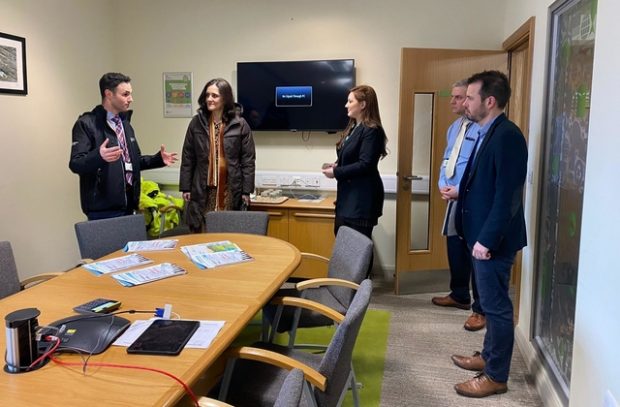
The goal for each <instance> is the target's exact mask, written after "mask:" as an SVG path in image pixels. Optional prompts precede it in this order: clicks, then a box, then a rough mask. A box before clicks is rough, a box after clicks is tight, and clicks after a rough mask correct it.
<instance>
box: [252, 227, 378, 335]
mask: <svg viewBox="0 0 620 407" xmlns="http://www.w3.org/2000/svg"><path fill="white" fill-rule="evenodd" d="M372 250H373V243H372V240H370V239H369V238H368V237H366V236H364V235H363V234H361V233H359V232H358V231H356V230H353V229H351V228H349V227H347V226H342V227H340V228H339V229H338V235H337V236H336V241H335V242H334V249H333V251H332V256H331V258H330V259H326V258H324V257H321V256H317V255H311V254H308V253H304V254H302V255H303V256H305V257H308V256H312V257H313V258H322V259H323V260H324V261H328V267H327V278H316V279H311V280H306V281H302V282H300V283H297V284H296V286H295V289H289V290H280V291H279V292H278V294H277V295H278V296H282V295H292V296H301V297H302V298H307V299H309V300H313V301H316V302H318V303H321V304H324V305H326V306H328V307H330V308H332V309H333V310H335V311H337V312H340V313H341V314H346V312H347V309H348V308H349V304H350V303H351V299H352V298H353V295H354V294H355V289H356V288H357V286H358V284H359V283H361V282H362V280H364V278H365V277H366V273H367V271H368V266H369V264H370V260H371V258H372ZM277 312H281V313H282V315H281V316H280V318H279V320H280V323H279V324H278V326H277V329H276V330H277V332H288V333H289V346H293V344H294V343H295V335H296V331H297V328H298V327H299V328H307V327H317V326H326V325H331V324H333V321H332V320H330V319H329V318H326V317H324V316H323V315H321V314H319V313H317V312H314V311H310V310H302V309H300V308H297V309H295V310H293V309H291V308H290V307H284V308H283V306H282V305H279V306H278V308H277V309H276V308H275V307H274V305H272V304H269V305H267V306H265V307H264V308H263V313H264V315H265V318H266V319H267V321H269V322H270V323H271V338H273V335H274V334H275V331H276V330H274V329H273V328H274V319H275V315H276V313H277ZM264 339H265V338H264V337H263V340H264Z"/></svg>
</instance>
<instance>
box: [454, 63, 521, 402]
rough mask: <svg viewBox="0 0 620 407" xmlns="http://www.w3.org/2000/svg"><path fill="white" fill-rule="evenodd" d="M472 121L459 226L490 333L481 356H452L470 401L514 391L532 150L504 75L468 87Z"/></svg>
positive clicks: (484, 75) (491, 74) (460, 389)
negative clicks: (508, 111) (517, 272)
mask: <svg viewBox="0 0 620 407" xmlns="http://www.w3.org/2000/svg"><path fill="white" fill-rule="evenodd" d="M467 83H468V86H467V98H466V99H465V103H464V106H465V115H466V116H467V117H469V118H470V119H471V120H473V121H475V122H476V123H478V125H479V126H480V130H478V141H477V142H476V147H474V150H473V152H472V154H471V156H470V160H469V162H468V164H467V167H466V168H465V173H464V174H463V178H462V179H461V183H460V185H459V197H458V201H457V212H456V218H455V226H456V230H457V232H458V234H459V236H461V237H463V238H464V239H465V241H466V242H467V245H468V246H469V248H470V250H471V254H472V263H473V266H474V270H475V272H474V276H475V278H476V286H477V288H478V294H479V296H480V304H481V306H482V309H483V310H484V312H485V316H486V325H487V331H486V334H485V336H484V343H483V347H482V352H476V353H474V355H473V356H460V355H453V356H452V361H453V362H454V363H455V364H456V365H457V366H459V367H461V368H463V369H467V370H474V371H479V372H480V374H478V375H477V376H475V377H474V378H472V379H470V380H468V381H466V382H463V383H459V384H457V385H456V386H455V389H456V392H457V393H459V394H461V395H463V396H468V397H486V396H490V395H492V394H498V393H504V392H506V391H507V390H508V387H507V385H506V382H507V381H508V374H509V371H510V359H511V356H512V349H513V345H514V326H513V307H512V302H511V300H510V296H509V295H508V288H509V286H510V269H511V267H512V264H513V262H514V258H515V255H516V254H517V252H518V251H519V250H521V249H522V248H523V247H524V246H525V245H526V244H527V238H526V230H525V218H524V215H523V184H524V182H525V177H526V173H527V145H526V143H525V139H524V138H523V134H522V133H521V130H519V128H518V127H517V126H516V125H515V124H514V123H513V122H511V121H510V120H508V118H506V115H504V113H503V110H504V107H505V106H506V103H507V102H508V99H509V98H510V83H509V81H508V78H507V77H506V75H504V74H503V73H501V72H498V71H485V72H481V73H478V74H476V75H473V76H472V77H470V78H469V79H468V80H467Z"/></svg>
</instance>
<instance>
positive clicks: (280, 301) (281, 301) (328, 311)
mask: <svg viewBox="0 0 620 407" xmlns="http://www.w3.org/2000/svg"><path fill="white" fill-rule="evenodd" d="M270 304H273V305H285V306H289V307H297V308H304V309H307V310H310V311H316V312H318V313H320V314H322V315H324V316H326V317H327V318H329V319H331V320H332V321H334V322H336V323H337V324H339V323H341V322H342V321H343V320H344V315H342V314H341V313H339V312H337V311H334V310H333V309H332V308H330V307H328V306H325V305H323V304H321V303H319V302H316V301H311V300H307V299H305V298H299V297H276V298H274V299H272V300H271V302H270Z"/></svg>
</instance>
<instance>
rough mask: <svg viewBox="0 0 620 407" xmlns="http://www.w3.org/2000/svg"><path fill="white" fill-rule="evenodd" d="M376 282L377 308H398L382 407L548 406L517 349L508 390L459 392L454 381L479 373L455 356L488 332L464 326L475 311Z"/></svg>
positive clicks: (479, 342) (477, 344) (392, 326)
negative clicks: (477, 395)
mask: <svg viewBox="0 0 620 407" xmlns="http://www.w3.org/2000/svg"><path fill="white" fill-rule="evenodd" d="M375 285H376V286H377V287H376V289H375V291H374V293H373V299H372V303H371V307H372V308H375V309H385V310H389V311H391V312H392V319H391V322H390V333H389V338H388V349H387V352H386V356H385V370H384V376H383V386H382V390H381V406H382V407H400V406H407V407H411V406H419V407H436V406H437V407H444V406H445V407H449V406H485V407H488V406H493V407H495V406H498V407H513V406H536V407H539V406H540V407H542V406H543V404H542V401H541V400H540V397H539V396H538V393H537V392H536V389H535V388H534V386H533V385H532V383H531V380H530V378H529V374H528V372H527V369H526V366H525V363H524V360H523V357H522V356H521V354H520V353H519V350H518V348H516V347H515V349H514V352H513V358H512V365H511V371H510V378H509V381H508V392H507V393H505V394H502V395H494V396H490V397H487V398H484V399H472V398H467V397H462V396H459V395H458V394H456V392H455V391H454V385H455V384H456V383H459V382H463V381H466V380H468V379H469V378H471V377H473V376H474V375H475V373H474V372H469V371H466V370H462V369H460V368H458V367H457V366H455V365H454V364H453V363H452V361H451V360H450V355H452V354H455V353H456V354H464V355H469V354H472V353H473V352H474V351H476V350H480V348H481V347H482V340H483V337H484V332H485V331H484V330H482V331H479V332H468V331H466V330H464V329H463V323H464V322H465V319H467V317H468V316H469V314H470V311H462V310H458V309H456V308H445V307H438V306H435V305H433V304H431V297H433V296H434V295H438V294H437V293H434V294H432V293H425V294H409V295H401V296H396V295H394V294H393V292H392V287H391V286H382V283H381V282H376V283H375ZM444 294H445V293H442V294H441V295H444ZM362 405H363V400H362Z"/></svg>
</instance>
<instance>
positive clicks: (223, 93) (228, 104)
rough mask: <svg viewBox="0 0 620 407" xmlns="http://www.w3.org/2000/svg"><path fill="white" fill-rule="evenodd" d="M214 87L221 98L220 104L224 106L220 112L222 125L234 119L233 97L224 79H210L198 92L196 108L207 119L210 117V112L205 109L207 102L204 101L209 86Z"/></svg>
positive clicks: (230, 87)
mask: <svg viewBox="0 0 620 407" xmlns="http://www.w3.org/2000/svg"><path fill="white" fill-rule="evenodd" d="M212 85H215V86H217V89H218V90H219V91H220V98H222V104H223V105H224V111H223V112H222V121H223V122H224V123H228V122H230V120H231V119H232V118H234V117H235V115H236V111H235V97H234V96H233V91H232V86H230V83H228V81H227V80H226V79H222V78H215V79H211V80H210V81H209V82H207V84H206V85H205V87H204V88H203V89H202V92H200V96H198V106H200V108H198V111H199V112H202V113H203V114H204V115H205V116H207V118H210V117H211V112H209V109H207V101H206V100H205V99H206V97H207V88H208V87H209V86H212Z"/></svg>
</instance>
